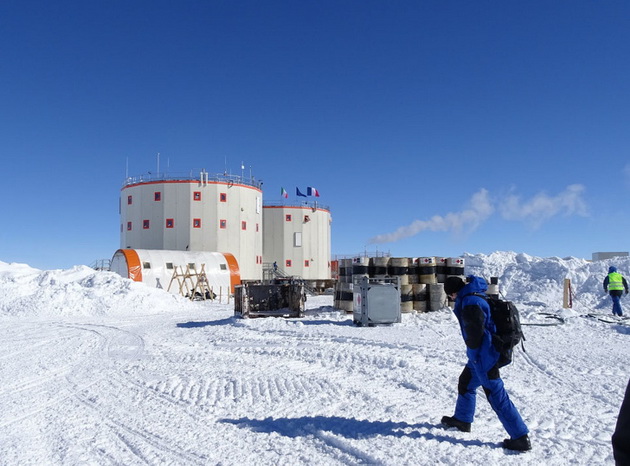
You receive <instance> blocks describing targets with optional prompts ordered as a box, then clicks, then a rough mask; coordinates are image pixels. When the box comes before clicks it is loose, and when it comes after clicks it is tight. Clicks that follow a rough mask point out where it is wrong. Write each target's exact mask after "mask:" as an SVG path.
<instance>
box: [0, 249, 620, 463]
mask: <svg viewBox="0 0 630 466" xmlns="http://www.w3.org/2000/svg"><path fill="white" fill-rule="evenodd" d="M465 259H466V273H473V274H476V275H482V276H484V277H490V276H497V277H499V280H500V284H501V290H502V292H503V294H504V295H505V296H506V297H507V298H509V299H511V300H513V301H515V302H516V303H517V305H518V306H519V309H520V310H521V313H522V319H523V321H525V322H526V323H527V324H529V325H527V326H526V327H525V332H526V338H527V341H526V342H525V349H526V352H522V351H519V352H518V353H517V355H516V358H515V363H514V364H513V365H511V366H508V367H506V368H504V369H503V370H502V375H503V378H504V381H505V384H506V387H507V389H508V392H509V394H510V396H511V398H512V400H513V401H514V403H515V405H516V406H517V407H518V408H519V410H520V412H521V414H522V416H523V418H524V420H525V422H526V423H527V424H528V426H529V428H530V430H531V433H530V437H531V439H532V445H533V450H532V451H530V452H526V453H520V454H519V453H514V452H509V451H506V450H504V449H502V448H501V447H500V442H501V440H502V439H503V438H505V437H506V434H505V432H504V431H503V429H502V427H501V424H500V423H499V421H498V419H497V418H496V416H495V415H494V413H493V412H492V411H491V409H490V407H489V405H488V403H487V402H486V400H485V397H484V396H483V392H481V391H479V396H478V404H477V406H478V408H477V418H476V420H475V423H474V424H473V430H472V432H471V433H462V432H459V431H454V430H445V429H444V428H443V427H442V426H441V425H440V423H439V421H440V418H441V417H442V416H443V415H452V413H453V409H454V404H455V397H456V385H457V378H458V376H459V373H460V371H461V369H462V365H463V364H464V362H465V350H464V344H463V341H462V339H461V337H460V334H459V328H458V326H457V323H456V321H455V319H454V317H453V316H452V313H451V312H450V310H449V309H444V310H441V311H437V312H431V313H426V314H404V315H403V322H402V323H401V324H396V325H393V326H389V327H371V328H359V327H355V326H353V325H352V319H351V316H350V315H346V314H342V313H340V312H338V311H337V310H336V309H334V308H333V307H332V304H333V301H332V297H331V296H319V297H312V298H309V300H308V301H307V305H308V308H309V311H308V312H307V315H306V317H305V318H303V319H282V318H267V319H250V320H243V319H238V318H235V317H233V305H232V303H225V302H224V303H216V302H215V303H199V302H193V303H191V302H189V301H187V300H184V299H183V298H178V297H174V296H171V295H169V294H167V293H165V292H163V291H161V290H155V289H151V288H148V287H146V286H145V285H142V284H138V283H133V282H130V281H129V280H125V279H121V278H120V277H118V276H117V275H115V274H112V273H109V272H95V271H93V270H91V269H89V268H87V267H75V268H73V269H69V270H53V271H41V270H36V269H32V268H30V267H28V266H26V265H20V264H6V263H2V262H0V378H1V380H2V384H1V386H0V392H1V396H0V464H7V465H15V464H64V465H72V464H125V465H134V464H176V465H186V464H222V465H237V464H238V465H243V464H257V465H271V464H273V465H276V464H287V465H295V464H314V465H335V464H384V465H403V464H409V465H425V464H426V465H429V464H431V465H433V464H484V465H510V464H519V465H521V464H532V465H534V464H535V465H540V464H545V465H564V464H589V465H590V464H613V463H614V461H613V457H612V449H611V444H610V437H611V435H612V432H613V429H614V426H615V422H616V418H617V414H618V412H619V407H620V405H621V401H622V398H623V394H624V390H625V387H626V384H627V382H628V377H629V371H628V348H629V344H628V342H629V339H630V327H628V325H627V321H625V320H618V321H615V320H614V319H612V317H611V316H610V313H611V307H612V306H611V304H610V298H608V297H607V296H606V295H605V294H604V292H603V289H602V286H601V282H602V281H603V279H604V277H605V275H606V271H607V268H608V266H609V265H611V264H614V265H616V266H617V267H618V268H619V271H620V272H622V273H623V274H624V275H625V276H626V277H629V278H630V259H628V258H617V259H614V260H611V261H605V262H594V263H590V262H587V261H584V260H581V259H574V258H569V259H560V258H547V259H542V258H537V257H531V256H527V255H524V254H514V253H505V252H497V253H494V254H491V255H488V256H486V255H466V256H465ZM565 278H570V279H571V281H572V285H573V290H574V292H575V297H574V302H573V308H572V309H569V310H563V309H562V285H563V281H564V279H565ZM622 306H624V307H625V310H626V311H628V312H629V313H630V304H628V301H627V298H625V297H624V298H623V299H622ZM554 316H556V317H554ZM598 317H599V318H598ZM559 318H561V319H562V320H563V321H564V322H563V323H562V322H561V320H560V319H559ZM600 318H601V319H600ZM608 321H610V322H608Z"/></svg>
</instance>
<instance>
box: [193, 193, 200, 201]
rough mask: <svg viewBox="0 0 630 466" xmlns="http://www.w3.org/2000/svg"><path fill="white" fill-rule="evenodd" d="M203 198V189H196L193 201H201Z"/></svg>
mask: <svg viewBox="0 0 630 466" xmlns="http://www.w3.org/2000/svg"><path fill="white" fill-rule="evenodd" d="M200 200H201V191H194V192H193V201H200Z"/></svg>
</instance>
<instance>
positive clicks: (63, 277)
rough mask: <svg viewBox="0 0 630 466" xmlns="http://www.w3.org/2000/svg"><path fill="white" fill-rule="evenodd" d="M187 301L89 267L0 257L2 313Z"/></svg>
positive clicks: (162, 308) (130, 309)
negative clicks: (45, 266)
mask: <svg viewBox="0 0 630 466" xmlns="http://www.w3.org/2000/svg"><path fill="white" fill-rule="evenodd" d="M186 303H189V301H188V300H185V299H183V298H181V297H179V296H175V295H173V294H170V293H167V292H165V291H164V290H160V289H156V288H151V287H148V286H146V285H144V284H143V283H137V282H133V281H132V280H129V279H126V278H122V277H121V276H119V275H118V274H115V273H113V272H103V271H95V270H93V269H91V268H89V267H86V266H75V267H73V268H71V269H67V270H46V271H42V270H38V269H34V268H31V267H29V266H27V265H24V264H6V263H4V262H0V315H14V316H61V315H85V316H93V315H110V314H128V313H134V312H137V311H140V310H141V311H142V312H149V313H160V312H168V311H172V310H173V309H174V308H177V309H182V306H186ZM191 305H192V304H191Z"/></svg>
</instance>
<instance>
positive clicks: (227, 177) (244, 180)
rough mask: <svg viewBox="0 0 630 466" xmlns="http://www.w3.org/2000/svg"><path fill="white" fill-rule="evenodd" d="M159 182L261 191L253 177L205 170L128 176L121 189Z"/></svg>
mask: <svg viewBox="0 0 630 466" xmlns="http://www.w3.org/2000/svg"><path fill="white" fill-rule="evenodd" d="M159 181H198V182H199V183H200V184H206V183H209V182H219V183H228V184H230V183H232V184H240V185H246V186H253V187H254V188H258V189H262V181H261V180H257V179H256V178H254V177H253V176H244V175H233V174H231V173H230V174H228V173H216V174H214V175H211V174H210V173H208V172H207V171H205V170H200V171H199V172H198V173H197V174H195V172H194V171H193V170H191V171H190V173H165V172H163V173H151V172H149V173H146V174H143V175H138V176H128V177H127V178H125V180H124V181H123V183H122V187H123V188H124V187H126V186H130V185H134V184H140V183H152V182H153V183H154V182H159Z"/></svg>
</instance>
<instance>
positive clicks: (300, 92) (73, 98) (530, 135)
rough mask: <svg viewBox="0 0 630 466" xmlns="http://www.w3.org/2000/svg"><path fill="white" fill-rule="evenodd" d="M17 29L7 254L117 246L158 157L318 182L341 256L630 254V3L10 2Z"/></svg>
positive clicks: (70, 254)
mask: <svg viewBox="0 0 630 466" xmlns="http://www.w3.org/2000/svg"><path fill="white" fill-rule="evenodd" d="M0 43H1V44H2V46H1V47H0V67H1V68H0V69H1V72H0V101H1V102H2V111H1V112H0V154H1V157H0V159H1V173H2V177H1V182H0V194H1V195H2V201H1V206H2V207H1V213H2V215H1V222H2V228H1V229H0V261H3V262H23V263H27V264H29V265H31V266H34V267H37V268H42V269H53V268H68V267H71V266H73V265H76V264H87V265H89V264H90V263H91V262H92V261H94V260H95V259H102V258H111V256H112V255H113V253H114V252H115V251H116V249H117V248H118V246H119V216H118V197H119V194H120V187H121V183H122V181H123V178H124V176H125V171H126V167H127V164H128V169H129V174H130V175H140V174H143V173H147V172H148V171H152V170H155V169H156V164H157V154H158V153H160V161H161V162H160V163H161V168H162V169H164V168H165V167H166V166H168V168H169V170H170V171H172V172H189V171H190V170H191V169H195V170H197V169H199V168H206V169H207V170H208V171H209V172H210V173H219V172H223V170H224V169H225V168H226V166H227V169H228V170H229V171H232V172H233V173H239V172H240V166H241V161H243V162H244V164H245V166H246V167H247V169H246V170H247V172H248V173H249V170H250V167H251V171H252V174H253V175H254V176H255V177H256V178H260V179H262V180H263V181H264V185H263V190H264V200H265V201H277V200H280V188H281V187H284V188H285V189H287V191H288V192H289V193H290V195H291V198H292V199H295V196H294V193H295V187H296V186H299V187H300V188H301V189H306V187H307V186H314V187H316V188H317V189H318V190H319V191H320V193H321V197H320V198H319V201H320V202H321V203H322V204H326V205H328V206H330V208H331V212H332V217H333V223H332V252H333V254H340V255H345V254H353V253H358V252H361V251H365V250H367V251H376V250H378V251H379V252H381V251H385V252H387V251H388V252H390V253H391V254H392V255H394V256H446V257H449V256H457V255H460V254H462V253H463V252H470V253H490V252H492V251H495V250H504V251H516V252H525V253H528V254H531V255H537V256H543V257H548V256H561V257H564V256H576V257H584V258H590V257H591V253H592V252H596V251H628V250H630V244H628V243H629V240H628V231H629V229H630V215H628V214H629V212H628V211H629V210H630V207H629V206H628V202H627V201H628V195H629V194H630V157H629V154H630V2H628V1H620V0H617V1H582V0H571V1H548V0H544V1H527V2H522V1H518V2H517V1H498V0H497V1H445V0H434V1H397V2H391V1H369V0H368V1H364V0H356V1H344V0H335V1H283V2H278V1H258V0H256V1H237V0H230V1H181V2H174V1H169V2H165V1H115V0H114V1H63V0H61V1H55V2H50V1H29V0H19V1H14V0H5V1H3V2H1V3H0ZM127 161H128V162H127Z"/></svg>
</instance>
